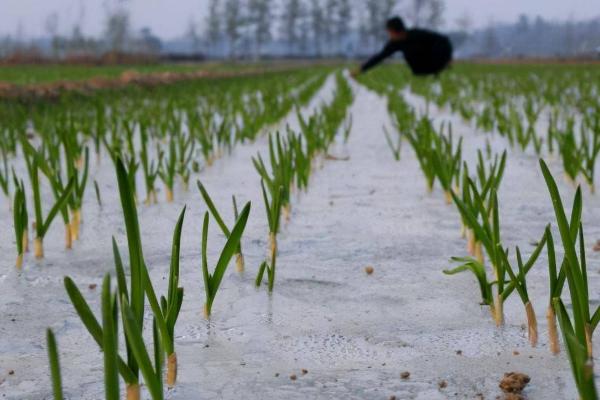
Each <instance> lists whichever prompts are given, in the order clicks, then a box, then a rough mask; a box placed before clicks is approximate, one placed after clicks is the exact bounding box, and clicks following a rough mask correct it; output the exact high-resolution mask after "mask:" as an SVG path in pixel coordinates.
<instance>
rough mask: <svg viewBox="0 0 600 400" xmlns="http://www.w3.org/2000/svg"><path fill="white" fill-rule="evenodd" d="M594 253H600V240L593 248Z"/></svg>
mask: <svg viewBox="0 0 600 400" xmlns="http://www.w3.org/2000/svg"><path fill="white" fill-rule="evenodd" d="M593 250H594V251H600V240H598V241H596V244H595V245H594V247H593Z"/></svg>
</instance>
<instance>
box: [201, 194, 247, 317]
mask: <svg viewBox="0 0 600 400" xmlns="http://www.w3.org/2000/svg"><path fill="white" fill-rule="evenodd" d="M209 215H210V214H209V213H208V212H206V213H205V214H204V223H203V228H202V276H203V278H204V291H205V292H206V303H205V304H204V316H205V317H206V318H207V319H209V318H210V316H211V312H212V306H213V303H214V300H215V297H216V295H217V292H218V290H219V286H220V285H221V281H222V280H223V276H224V275H225V271H226V270H227V266H228V265H229V261H230V260H231V258H232V257H233V255H234V254H235V252H236V251H237V249H238V246H239V244H240V240H241V238H242V234H243V233H244V229H245V228H246V222H247V221H248V216H249V215H250V203H249V202H248V203H246V205H245V206H244V208H243V209H242V212H241V213H240V216H239V218H238V219H237V221H236V222H235V224H234V226H233V229H232V230H231V232H230V234H229V236H228V237H227V242H226V243H225V247H223V250H222V251H221V255H220V256H219V260H218V261H217V264H216V266H215V269H214V271H213V273H212V274H211V273H210V272H209V271H208V257H207V242H208V224H209Z"/></svg>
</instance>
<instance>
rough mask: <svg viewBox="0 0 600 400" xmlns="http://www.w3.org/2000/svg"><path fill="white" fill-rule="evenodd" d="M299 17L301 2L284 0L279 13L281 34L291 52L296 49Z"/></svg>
mask: <svg viewBox="0 0 600 400" xmlns="http://www.w3.org/2000/svg"><path fill="white" fill-rule="evenodd" d="M301 18H302V4H301V3H300V0H285V3H284V5H283V13H282V14H281V36H282V37H283V40H284V41H285V43H286V44H287V46H288V48H289V49H290V50H291V51H292V52H294V51H295V50H297V49H298V40H299V28H300V26H299V24H300V19H301Z"/></svg>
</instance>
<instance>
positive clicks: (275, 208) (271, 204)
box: [260, 181, 283, 254]
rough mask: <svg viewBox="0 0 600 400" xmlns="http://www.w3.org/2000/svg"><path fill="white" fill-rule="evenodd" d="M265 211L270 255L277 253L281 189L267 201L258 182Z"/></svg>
mask: <svg viewBox="0 0 600 400" xmlns="http://www.w3.org/2000/svg"><path fill="white" fill-rule="evenodd" d="M260 185H261V189H262V194H263V201H264V205H265V211H266V214H267V222H268V224H269V242H270V245H271V254H275V253H276V252H277V234H278V233H279V225H280V220H281V198H282V197H283V187H279V191H277V192H276V193H275V196H272V197H271V199H270V200H269V196H268V194H267V191H266V190H265V185H264V183H263V182H262V181H261V182H260Z"/></svg>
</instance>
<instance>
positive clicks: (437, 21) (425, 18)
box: [408, 0, 445, 28]
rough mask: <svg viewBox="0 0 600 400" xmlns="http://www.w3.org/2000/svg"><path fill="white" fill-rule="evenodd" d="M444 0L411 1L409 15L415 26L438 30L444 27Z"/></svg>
mask: <svg viewBox="0 0 600 400" xmlns="http://www.w3.org/2000/svg"><path fill="white" fill-rule="evenodd" d="M444 8H445V3H444V1H443V0H411V2H410V4H409V10H408V14H409V16H410V19H411V21H412V24H413V25H414V26H418V27H419V26H423V27H428V28H438V27H440V26H441V25H442V22H443V14H444Z"/></svg>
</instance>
